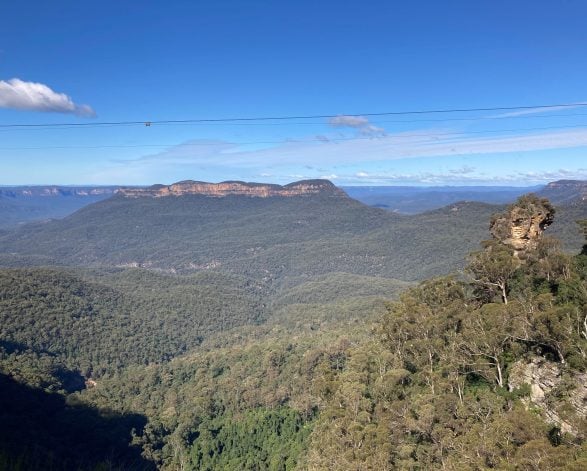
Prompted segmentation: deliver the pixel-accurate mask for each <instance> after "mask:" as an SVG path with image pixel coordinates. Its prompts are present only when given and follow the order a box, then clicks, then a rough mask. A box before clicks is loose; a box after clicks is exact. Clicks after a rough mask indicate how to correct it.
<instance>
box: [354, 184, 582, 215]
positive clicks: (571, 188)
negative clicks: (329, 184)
mask: <svg viewBox="0 0 587 471" xmlns="http://www.w3.org/2000/svg"><path fill="white" fill-rule="evenodd" d="M343 189H344V190H345V191H346V192H347V194H348V195H349V196H351V197H352V198H355V199H357V200H359V201H361V202H362V203H365V204H367V205H369V206H375V207H378V208H383V209H387V210H389V211H394V212H397V213H401V214H417V213H421V212H424V211H430V210H433V209H437V208H441V207H442V206H446V205H449V204H452V203H456V202H458V201H479V202H482V203H490V204H506V203H511V202H512V201H514V200H515V199H516V198H518V197H519V196H521V195H523V194H525V193H538V194H540V195H541V196H545V197H547V198H549V199H551V201H552V202H553V203H555V204H561V203H565V202H569V201H571V200H573V199H576V198H578V197H581V196H583V197H585V195H587V182H585V181H580V180H561V181H558V182H552V183H549V184H548V185H539V186H531V187H519V186H427V187H416V186H345V187H343Z"/></svg>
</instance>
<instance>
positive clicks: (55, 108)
mask: <svg viewBox="0 0 587 471" xmlns="http://www.w3.org/2000/svg"><path fill="white" fill-rule="evenodd" d="M0 108H10V109H15V110H26V111H41V112H53V113H67V114H73V115H75V116H80V117H83V118H93V117H95V116H96V112H95V111H94V110H93V109H92V108H91V107H90V106H89V105H80V104H77V103H75V102H74V101H73V100H72V99H71V97H69V96H68V95H66V94H65V93H58V92H56V91H54V90H52V89H51V88H50V87H48V86H47V85H45V84H43V83H37V82H25V81H24V80H21V79H18V78H13V79H10V80H0Z"/></svg>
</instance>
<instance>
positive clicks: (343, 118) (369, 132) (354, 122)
mask: <svg viewBox="0 0 587 471" xmlns="http://www.w3.org/2000/svg"><path fill="white" fill-rule="evenodd" d="M328 124H330V125H331V126H332V127H335V128H353V129H356V130H357V131H358V132H359V134H360V135H362V136H367V137H383V136H386V135H387V133H386V132H385V129H383V128H380V127H378V126H373V125H372V124H370V123H369V120H368V119H367V118H365V117H364V116H347V115H340V116H336V117H334V118H330V120H329V121H328Z"/></svg>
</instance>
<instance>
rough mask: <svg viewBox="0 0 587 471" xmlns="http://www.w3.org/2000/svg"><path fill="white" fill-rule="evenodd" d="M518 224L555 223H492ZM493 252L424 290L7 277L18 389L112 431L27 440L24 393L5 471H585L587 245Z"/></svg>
mask: <svg viewBox="0 0 587 471" xmlns="http://www.w3.org/2000/svg"><path fill="white" fill-rule="evenodd" d="M101 204H103V203H101ZM459 208H462V207H461V206H459ZM515 208H518V209H515ZM520 208H521V209H520ZM514 210H516V211H518V212H517V213H515V215H516V218H517V217H518V216H519V214H520V213H519V212H520V211H521V212H522V214H527V215H529V216H531V217H534V216H533V215H535V214H540V215H544V214H547V215H548V217H550V215H551V213H552V212H553V211H554V209H553V208H552V206H550V205H549V204H548V203H547V202H546V201H544V200H542V199H540V198H536V197H525V198H522V199H520V200H519V201H518V203H517V206H512V207H510V208H507V209H506V210H505V211H504V212H503V214H502V215H501V216H498V217H496V218H494V219H493V220H494V221H495V220H501V221H503V220H505V221H508V220H512V219H516V218H513V217H512V214H513V213H512V211H514ZM455 212H458V209H457V210H456V211H453V210H451V209H450V208H448V209H447V210H446V212H443V210H439V211H437V212H436V213H435V214H432V215H429V216H426V217H429V218H431V220H438V219H435V218H439V217H450V216H451V214H454V213H455ZM573 214H575V213H573ZM556 216H558V214H556V215H555V216H554V217H555V220H556ZM541 217H542V216H541ZM500 218H501V219H500ZM508 218H509V219H508ZM546 219H548V218H546ZM546 219H545V220H546ZM487 220H489V217H487ZM544 225H546V224H544ZM492 227H494V226H492ZM585 227H586V226H585V224H584V225H583V228H584V229H585ZM553 228H556V223H555V224H554V225H553ZM380 230H381V231H382V232H383V233H386V231H387V230H388V229H385V228H382V229H380ZM549 232H550V230H548V231H547V232H546V234H548V233H549ZM492 233H493V238H491V239H488V240H487V241H485V242H483V243H482V244H481V247H480V248H478V249H477V250H475V251H473V252H472V253H471V254H470V255H469V257H468V258H467V260H466V262H465V269H464V271H462V272H459V273H455V274H453V275H450V276H445V277H441V278H434V279H430V280H427V281H424V282H422V283H421V284H419V285H418V286H411V287H410V285H409V284H407V283H406V282H405V281H403V282H402V281H398V280H394V279H391V278H374V277H372V276H366V275H363V274H352V273H344V271H341V272H334V273H328V274H321V275H319V276H316V274H314V275H312V276H310V275H309V274H308V273H294V274H292V276H291V277H290V278H289V279H287V280H283V281H282V282H280V283H274V282H272V281H271V280H263V279H258V278H256V277H252V276H246V275H244V274H238V273H235V272H229V271H223V270H222V269H212V270H206V271H202V272H199V273H196V274H191V275H181V276H180V275H172V274H166V273H162V272H154V271H148V270H145V269H121V268H117V269H113V268H102V269H96V268H93V269H88V268H84V269H81V268H75V269H74V268H43V269H40V268H11V269H9V268H6V269H2V270H0V277H1V278H0V279H1V280H2V281H1V282H0V289H1V291H0V315H1V316H2V322H1V323H0V330H1V336H0V340H1V344H0V371H1V372H2V374H3V375H4V376H3V378H4V377H5V378H6V380H5V381H4V382H3V383H2V384H3V386H2V387H3V388H5V389H4V390H5V391H8V392H9V393H10V391H15V389H14V388H17V387H19V388H20V387H24V386H23V385H25V384H26V385H28V386H26V387H28V388H30V389H29V390H30V391H33V392H34V394H36V395H37V396H38V397H36V399H34V401H35V403H36V404H39V403H41V404H42V403H43V402H42V401H44V400H45V399H44V398H48V399H47V400H48V401H52V403H53V404H54V406H53V408H54V410H63V411H64V412H63V413H64V414H66V415H65V417H71V414H73V415H74V416H75V413H76V411H80V413H82V415H84V414H85V415H86V416H88V417H91V420H88V423H89V424H91V423H93V422H92V421H95V423H96V424H97V425H96V426H94V427H91V425H90V426H89V428H87V427H86V428H84V426H80V428H76V429H75V434H77V435H80V436H83V435H84V434H89V433H90V428H91V430H92V433H94V435H95V437H94V438H92V439H91V440H86V441H82V440H81V439H80V440H79V443H78V444H79V447H77V445H78V444H76V440H75V439H73V440H72V439H71V429H70V428H69V427H70V426H69V425H68V424H70V422H68V420H73V419H63V418H59V417H61V416H58V415H56V416H54V417H56V418H55V420H53V421H52V420H48V421H45V422H43V421H40V422H38V423H35V422H33V421H31V420H27V421H23V422H22V423H19V421H18V420H16V419H15V414H18V413H21V414H22V413H23V412H22V411H23V410H26V408H27V407H30V408H31V409H30V410H34V409H33V406H32V405H27V404H28V403H27V402H26V401H27V400H28V398H30V397H31V396H30V394H11V395H10V396H9V397H10V398H11V399H10V401H12V402H13V403H14V404H13V406H9V407H7V405H6V404H4V406H3V408H2V409H0V414H2V416H1V417H0V419H4V420H3V421H2V423H3V424H9V425H6V426H0V427H1V432H0V433H2V437H4V438H3V440H2V441H1V443H3V446H2V447H0V469H1V468H2V466H4V469H88V470H89V469H111V468H114V469H133V468H131V466H134V467H135V468H136V469H149V468H148V467H149V466H156V467H158V468H160V469H169V470H172V469H173V470H175V469H209V470H216V469H227V470H228V469H230V470H232V469H250V470H261V469H267V470H291V469H301V470H303V469H305V470H327V469H328V470H330V469H334V470H336V469H339V470H347V469H357V470H368V469H377V470H385V469H389V470H391V469H455V470H457V469H528V470H542V469H547V470H548V469H561V470H562V469H564V470H579V469H585V467H587V446H586V444H585V434H586V433H587V423H586V420H585V414H586V408H585V394H586V391H585V384H586V383H587V373H586V370H587V357H586V353H587V325H586V320H585V319H586V316H587V245H585V246H584V247H583V249H582V252H581V253H580V254H578V255H570V254H568V253H567V252H565V251H563V250H562V249H561V246H560V244H559V243H558V242H557V241H556V240H555V239H553V238H551V237H549V236H546V235H541V234H540V233H538V234H537V235H536V237H535V238H533V239H532V240H531V242H532V243H527V244H526V243H525V244H526V245H524V247H523V248H521V246H514V245H512V242H511V241H510V238H511V237H510V235H511V234H509V233H508V234H505V235H504V234H502V233H501V232H500V230H498V229H492ZM488 235H489V234H488ZM400 290H405V291H404V292H403V293H402V294H401V295H400V297H399V299H396V300H395V301H390V300H389V299H390V298H393V297H394V296H395V295H396V294H397V293H398V292H399V291H400ZM385 298H387V301H386V300H385ZM215 306H216V307H215ZM252 313H254V315H252ZM29 390H27V391H29ZM41 398H43V399H41ZM39 401H41V402H39ZM55 404H57V405H55ZM67 414H70V415H67ZM16 416H18V415H16ZM108 420H113V421H115V423H116V424H117V427H118V428H116V430H119V431H120V433H119V434H117V435H116V437H117V438H116V440H118V441H116V443H110V442H108V441H107V440H106V441H105V435H104V434H106V435H107V434H108V430H109V427H110V426H108V425H106V426H105V425H104V423H109V422H108ZM102 421H106V422H102ZM67 430H69V432H68V433H65V431H67ZM33 432H34V433H33ZM60 436H63V437H70V438H67V439H65V438H64V441H63V443H66V444H67V445H66V446H65V447H63V448H64V449H61V448H59V449H57V448H56V445H55V437H60ZM125 436H126V438H124V437H125ZM9 437H18V440H15V439H10V440H9V439H8V438H9ZM35 442H37V443H36V444H35ZM23 443H26V446H25V445H23ZM125 443H126V444H132V446H131V447H130V448H129V447H127V446H126V444H125ZM32 450H34V453H33V452H32ZM105 450H107V451H105ZM139 452H140V453H142V457H139V456H138V453H139ZM104 453H106V455H107V456H104ZM50 457H51V458H50ZM49 458H50V460H51V461H49ZM27 460H28V461H27ZM48 462H50V463H52V464H51V466H52V467H53V468H46V467H45V468H43V466H42V463H48ZM60 463H61V464H60ZM105 466H106V468H104V467H105ZM108 466H110V468H108Z"/></svg>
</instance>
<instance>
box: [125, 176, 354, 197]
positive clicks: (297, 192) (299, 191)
mask: <svg viewBox="0 0 587 471" xmlns="http://www.w3.org/2000/svg"><path fill="white" fill-rule="evenodd" d="M117 194H120V195H123V196H126V197H128V198H140V197H152V198H160V197H164V196H182V195H204V196H212V197H217V198H220V197H224V196H229V195H241V196H250V197H257V198H268V197H270V196H307V195H316V194H325V195H328V196H346V193H345V192H344V191H342V190H341V189H339V188H337V187H336V186H335V185H333V184H332V183H331V182H329V181H328V180H303V181H299V182H295V183H290V184H289V185H285V186H281V185H270V184H264V183H245V182H237V181H227V182H221V183H206V182H196V181H191V180H186V181H183V182H178V183H174V184H172V185H169V186H166V185H154V186H151V187H149V188H121V189H120V190H118V191H117Z"/></svg>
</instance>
